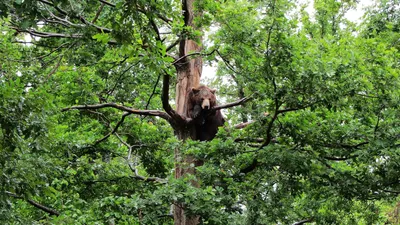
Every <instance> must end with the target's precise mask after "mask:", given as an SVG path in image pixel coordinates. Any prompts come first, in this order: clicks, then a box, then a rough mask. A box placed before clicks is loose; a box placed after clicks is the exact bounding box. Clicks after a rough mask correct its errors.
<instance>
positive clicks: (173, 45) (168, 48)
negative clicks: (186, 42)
mask: <svg viewBox="0 0 400 225" xmlns="http://www.w3.org/2000/svg"><path fill="white" fill-rule="evenodd" d="M180 41H181V40H179V39H178V40H176V41H175V42H174V43H172V44H171V45H170V46H168V47H167V48H166V50H165V51H166V52H169V51H170V50H171V49H172V48H173V47H175V46H176V45H178V44H179V42H180ZM173 58H175V57H173Z"/></svg>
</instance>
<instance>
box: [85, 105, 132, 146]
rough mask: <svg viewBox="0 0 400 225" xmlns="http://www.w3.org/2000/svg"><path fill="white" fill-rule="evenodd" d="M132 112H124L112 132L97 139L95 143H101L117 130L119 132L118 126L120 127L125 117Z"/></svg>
mask: <svg viewBox="0 0 400 225" xmlns="http://www.w3.org/2000/svg"><path fill="white" fill-rule="evenodd" d="M130 114H131V113H130V112H126V113H124V114H123V115H122V117H121V120H120V121H118V123H117V125H116V126H115V127H114V129H113V130H112V131H111V132H110V133H108V134H107V135H106V136H104V137H103V138H101V139H99V140H97V141H96V142H95V143H94V144H93V145H97V144H99V143H100V142H102V141H104V140H106V139H107V138H109V137H110V136H111V135H112V134H114V133H115V132H117V130H118V128H119V127H120V126H121V124H122V123H123V122H124V120H125V117H127V116H129V115H130Z"/></svg>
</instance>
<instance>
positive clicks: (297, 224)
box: [292, 218, 313, 225]
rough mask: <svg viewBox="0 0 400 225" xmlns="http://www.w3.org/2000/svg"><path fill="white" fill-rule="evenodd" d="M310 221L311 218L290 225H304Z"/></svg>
mask: <svg viewBox="0 0 400 225" xmlns="http://www.w3.org/2000/svg"><path fill="white" fill-rule="evenodd" d="M312 221H313V219H312V218H311V219H305V220H301V221H298V222H295V223H293V224H292V225H302V224H305V223H310V222H312Z"/></svg>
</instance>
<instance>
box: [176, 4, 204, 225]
mask: <svg viewBox="0 0 400 225" xmlns="http://www.w3.org/2000/svg"><path fill="white" fill-rule="evenodd" d="M193 2H194V0H182V10H183V15H184V20H185V25H186V26H193V17H194V14H193ZM198 41H199V42H201V37H200V38H199V39H198ZM200 51H201V46H200V45H199V44H198V43H196V42H195V41H193V40H185V39H184V40H181V42H180V44H179V58H180V59H181V60H180V61H179V62H177V63H176V68H177V73H178V76H177V79H178V80H177V84H176V112H177V113H179V114H181V115H185V116H186V117H188V115H187V113H186V111H187V93H188V92H189V91H190V90H191V89H192V87H198V86H199V85H200V77H201V72H202V66H203V65H202V59H201V57H196V58H189V57H186V56H187V55H188V54H189V53H193V52H200ZM176 132H177V135H178V138H179V139H180V140H183V141H185V140H187V139H188V138H190V137H191V136H192V135H193V128H191V127H179V128H178V130H176ZM192 137H193V136H192ZM195 165H196V162H195V160H194V158H193V157H190V156H183V155H182V153H181V152H180V149H175V177H176V178H180V177H183V176H185V175H186V174H195V167H194V166H195ZM192 185H194V186H198V184H197V183H195V182H193V183H192ZM184 207H185V206H184V205H182V204H180V203H175V205H174V221H175V222H174V224H175V225H196V224H199V220H200V218H199V217H198V216H194V217H189V216H187V215H185V209H184Z"/></svg>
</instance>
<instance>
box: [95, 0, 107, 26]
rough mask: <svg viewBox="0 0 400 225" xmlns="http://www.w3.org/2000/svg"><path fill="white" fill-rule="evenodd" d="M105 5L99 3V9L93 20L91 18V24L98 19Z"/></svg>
mask: <svg viewBox="0 0 400 225" xmlns="http://www.w3.org/2000/svg"><path fill="white" fill-rule="evenodd" d="M105 4H106V3H104V2H102V3H101V5H100V7H99V9H98V10H97V12H96V15H95V16H94V18H93V20H92V23H95V22H96V20H97V19H98V18H99V16H100V13H101V11H103V8H104V5H105Z"/></svg>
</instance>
